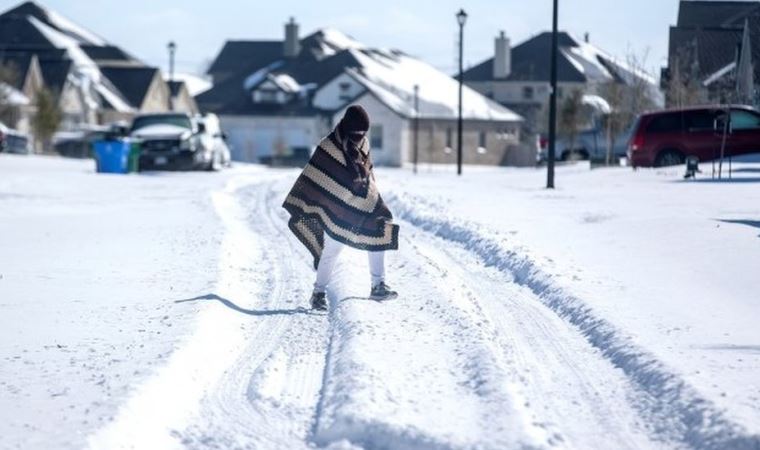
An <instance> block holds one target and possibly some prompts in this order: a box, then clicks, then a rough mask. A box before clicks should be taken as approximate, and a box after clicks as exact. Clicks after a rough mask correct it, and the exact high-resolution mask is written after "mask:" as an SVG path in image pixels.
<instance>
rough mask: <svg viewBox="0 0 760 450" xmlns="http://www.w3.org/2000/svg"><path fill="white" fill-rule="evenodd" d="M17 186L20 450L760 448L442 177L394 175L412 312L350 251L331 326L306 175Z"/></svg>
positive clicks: (6, 288) (8, 276) (6, 300)
mask: <svg viewBox="0 0 760 450" xmlns="http://www.w3.org/2000/svg"><path fill="white" fill-rule="evenodd" d="M0 171H2V177H0V206H2V209H0V217H1V218H2V223H0V249H1V250H0V252H1V253H2V255H3V258H2V261H0V275H2V278H0V312H2V316H3V317H2V319H0V323H1V324H2V325H3V327H2V330H0V337H2V340H0V358H2V366H0V383H2V384H0V388H2V390H0V402H2V411H1V412H0V414H2V417H0V418H2V421H1V422H0V446H2V447H10V448H13V447H19V448H50V447H63V448H80V447H82V446H90V447H91V448H172V447H179V448H182V447H186V448H261V449H277V448H282V449H292V448H312V447H330V448H346V449H347V448H391V449H404V448H422V449H460V448H478V449H502V448H579V449H587V448H599V449H608V448H683V447H697V448H698V447H705V448H758V445H759V444H758V442H760V441H758V438H757V435H756V434H754V433H756V432H757V431H758V430H757V429H749V430H748V429H747V428H746V427H744V426H742V425H743V424H737V423H736V422H735V421H734V420H732V418H730V417H727V416H726V414H724V411H722V409H721V408H719V407H717V406H715V405H714V404H713V403H712V402H711V399H710V398H709V395H703V392H701V391H699V390H698V389H695V388H694V387H693V386H690V385H688V384H686V383H685V382H684V381H683V379H682V378H681V377H680V374H679V373H678V371H677V370H670V369H672V366H667V365H665V364H663V363H662V362H661V361H660V360H659V359H657V358H656V357H655V356H652V354H650V352H649V350H650V349H649V348H646V347H645V346H643V345H642V343H641V342H639V341H637V340H635V339H631V338H630V334H631V330H626V329H621V328H620V327H619V326H618V323H617V322H615V321H614V320H611V319H610V317H607V316H605V315H604V314H601V313H599V311H596V310H593V309H589V308H588V307H587V305H586V304H585V303H584V302H583V301H584V298H579V297H578V296H577V295H575V294H576V293H577V292H580V291H572V290H571V289H570V288H572V286H569V287H568V286H567V285H563V284H562V283H554V282H553V276H552V274H551V273H550V271H547V272H546V273H545V272H544V267H543V266H542V265H541V264H540V262H539V261H537V260H534V259H531V258H529V257H527V256H525V255H526V254H528V253H524V252H523V253H521V252H519V251H515V248H513V247H511V246H510V241H509V240H508V239H501V238H500V236H501V235H500V234H499V233H495V234H494V233H493V227H490V228H489V227H488V226H484V225H479V224H478V223H475V222H472V221H470V222H464V221H462V220H460V218H454V217H451V216H449V215H448V214H451V212H452V211H454V210H455V208H454V205H451V204H447V200H446V198H444V197H443V196H445V195H446V194H445V193H444V194H441V195H442V197H440V198H438V197H436V196H434V195H424V194H431V193H432V192H444V190H443V189H441V190H440V191H439V190H438V189H437V188H443V187H444V185H445V184H447V183H449V182H450V180H449V179H448V178H445V177H443V178H440V180H439V181H440V183H441V184H438V185H437V186H436V185H435V183H436V181H435V179H436V178H438V177H434V176H431V177H429V178H427V181H428V182H429V183H430V184H431V185H433V186H434V187H435V189H432V188H431V189H430V190H429V191H424V192H423V191H420V190H419V189H418V187H419V185H414V186H415V193H416V194H420V195H419V196H415V193H412V192H410V191H411V188H410V186H411V181H409V179H408V178H407V177H409V175H408V173H404V172H388V173H387V174H386V175H387V178H384V179H385V180H388V181H386V186H388V185H390V186H388V189H387V191H388V195H387V197H388V200H389V203H390V206H391V208H392V209H393V210H394V212H396V215H397V216H398V217H399V220H400V224H401V226H402V235H401V244H400V250H399V251H398V252H394V253H392V254H389V257H388V258H387V262H388V265H389V267H388V272H389V281H390V282H391V284H392V285H393V286H394V287H397V288H398V289H399V290H400V292H401V297H400V298H399V299H398V300H394V301H390V302H385V303H378V302H373V301H369V300H367V299H366V297H365V296H366V295H367V293H368V292H367V291H368V283H369V279H368V275H367V274H366V272H367V269H366V264H367V262H366V256H365V255H363V254H362V253H360V252H356V251H346V252H345V253H344V254H343V255H342V256H341V260H340V263H339V266H338V269H337V272H338V273H337V276H336V281H335V282H334V283H333V285H332V286H331V290H330V292H329V293H328V295H329V298H330V299H331V305H330V311H329V313H328V314H317V313H313V312H311V311H310V310H308V309H306V308H305V306H306V303H307V298H308V295H309V292H310V285H311V282H312V281H313V280H312V277H313V271H312V269H311V267H310V259H309V258H308V257H307V253H306V251H305V249H303V248H302V247H301V245H300V244H299V243H298V242H297V241H296V240H295V239H294V238H293V236H291V235H290V233H289V232H288V230H287V227H286V225H285V223H286V216H285V212H284V210H282V209H281V208H280V204H281V203H282V200H283V198H284V196H285V193H286V192H287V189H288V188H289V187H290V184H291V183H292V181H293V179H294V178H295V176H296V172H294V171H278V170H265V169H263V168H258V167H254V166H241V167H239V168H236V169H233V170H230V171H226V172H223V173H219V174H162V175H144V176H139V177H103V176H96V175H94V174H91V173H89V172H88V170H87V168H85V166H84V165H82V164H80V163H79V162H71V161H62V160H50V159H41V158H30V159H20V158H8V159H5V158H3V159H0ZM6 175H7V176H6ZM39 177H42V178H44V179H45V180H47V181H40V180H39ZM407 181H409V182H407ZM381 183H382V181H381ZM381 187H383V185H382V184H381ZM482 194H483V196H484V199H485V197H487V194H488V193H487V192H486V191H483V192H482ZM452 198H453V196H452ZM484 199H479V201H481V203H482V202H483V201H484ZM485 200H487V199H485ZM9 207H10V208H9ZM471 218H473V219H476V217H471ZM73 230H76V231H73ZM507 235H509V236H511V235H510V234H509V233H507ZM112 236H113V237H112ZM523 244H526V243H525V242H523ZM6 251H7V253H6ZM5 255H9V256H8V257H7V258H6V256H5ZM11 261H12V262H11ZM69 298H71V299H72V300H69ZM73 299H77V300H80V302H74V301H73ZM67 300H69V301H67ZM64 302H65V303H64ZM80 303H81V305H80ZM64 306H65V307H64ZM85 323H86V324H87V325H86V326H82V325H83V324H85ZM148 334H149V336H148ZM72 352H73V355H71V354H70V353H72ZM156 354H158V356H156ZM756 373H757V374H758V377H760V370H757V372H756ZM676 388H677V389H676ZM748 392H751V391H748ZM30 398H31V399H33V401H29V399H30ZM6 405H8V406H6Z"/></svg>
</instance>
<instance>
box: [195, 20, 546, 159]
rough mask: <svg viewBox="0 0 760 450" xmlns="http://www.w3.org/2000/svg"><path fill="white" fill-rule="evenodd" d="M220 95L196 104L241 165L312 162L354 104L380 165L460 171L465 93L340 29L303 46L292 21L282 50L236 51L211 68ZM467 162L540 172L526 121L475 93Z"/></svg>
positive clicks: (469, 98) (469, 104)
mask: <svg viewBox="0 0 760 450" xmlns="http://www.w3.org/2000/svg"><path fill="white" fill-rule="evenodd" d="M208 74H209V75H210V76H211V77H212V79H213V82H214V85H213V87H212V88H211V89H209V90H208V91H206V92H204V93H203V94H201V95H199V96H197V97H196V100H197V101H198V104H199V106H200V107H201V109H202V110H204V111H209V112H214V113H216V114H218V115H219V117H220V120H221V124H222V128H223V129H224V131H225V132H226V134H227V136H228V139H229V142H230V144H231V147H232V152H233V158H234V159H237V160H242V161H262V160H263V161H266V160H268V159H269V158H271V157H272V156H278V155H281V156H282V155H284V156H287V155H292V154H306V155H308V152H310V151H311V149H312V148H313V147H314V146H315V145H316V143H317V142H318V141H319V139H320V138H321V137H322V136H324V135H325V134H327V133H328V132H329V130H330V129H331V128H332V127H333V126H334V124H336V123H337V122H338V120H340V117H341V116H342V114H343V111H344V110H345V108H346V107H347V106H349V105H350V104H352V103H360V104H362V105H363V106H364V107H365V108H366V109H367V111H368V112H369V114H370V117H371V118H372V127H371V129H370V132H369V137H370V143H371V145H372V148H373V158H374V161H375V163H376V164H378V165H390V166H400V165H402V164H404V163H406V162H409V161H411V160H412V158H413V156H412V155H413V148H414V142H415V133H414V130H415V127H414V123H415V120H416V121H417V127H416V130H417V133H416V141H417V146H418V147H417V148H418V158H419V161H420V162H426V161H428V162H436V163H451V162H454V161H455V158H456V155H455V152H454V151H453V150H452V148H453V147H454V145H455V144H454V142H455V141H456V134H455V133H456V125H457V124H456V122H457V101H458V100H457V92H458V84H457V82H456V80H454V79H453V78H451V77H450V76H449V75H447V74H445V73H442V72H441V71H439V70H437V69H435V68H433V67H432V66H430V65H428V64H426V63H425V62H423V61H420V60H419V59H416V58H414V57H412V56H409V55H407V54H405V53H404V52H402V51H400V50H386V49H376V48H370V47H368V46H366V45H364V44H362V43H360V42H358V41H356V40H354V39H352V38H351V37H349V36H346V35H345V34H343V33H341V32H340V31H338V30H334V29H320V30H317V31H315V32H314V33H312V34H309V35H307V36H305V37H303V38H301V37H299V35H298V25H297V24H296V23H295V21H294V20H293V19H291V21H290V22H289V23H287V24H286V25H285V39H284V40H283V41H229V42H227V43H226V44H225V45H224V47H223V48H222V50H221V51H220V53H219V55H218V56H217V58H216V59H215V60H214V62H213V63H212V65H211V66H210V68H209V71H208ZM462 104H463V118H464V133H463V141H464V143H463V153H464V161H465V163H467V164H521V165H524V164H533V163H534V162H535V154H534V153H531V151H530V150H528V149H521V148H519V145H518V144H519V129H520V123H521V122H522V117H520V116H519V115H518V114H516V113H514V112H513V111H511V110H509V109H508V108H506V107H504V106H502V105H500V104H498V103H496V102H494V101H492V100H490V99H488V98H486V97H484V96H482V95H480V94H479V93H477V92H476V91H474V90H472V89H470V88H466V87H465V89H464V92H463V102H462Z"/></svg>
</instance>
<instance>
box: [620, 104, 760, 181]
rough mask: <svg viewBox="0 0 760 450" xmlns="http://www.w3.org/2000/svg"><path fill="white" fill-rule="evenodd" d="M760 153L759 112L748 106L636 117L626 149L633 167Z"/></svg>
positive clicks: (670, 112)
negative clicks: (723, 148) (693, 158)
mask: <svg viewBox="0 0 760 450" xmlns="http://www.w3.org/2000/svg"><path fill="white" fill-rule="evenodd" d="M724 131H725V150H724V151H725V156H727V157H733V156H740V155H746V154H750V153H758V152H760V111H757V110H755V109H753V108H751V107H749V106H740V105H728V106H720V105H715V106H703V107H694V108H687V109H674V110H667V111H659V112H653V113H648V114H642V115H641V116H639V118H638V120H637V121H636V124H635V126H634V132H633V134H632V136H631V140H630V143H629V146H628V159H629V161H630V165H632V166H633V167H663V166H672V165H678V164H683V163H684V161H685V160H686V157H688V156H696V157H697V158H699V160H700V161H710V160H714V159H717V158H719V157H720V152H721V146H722V145H723V140H724Z"/></svg>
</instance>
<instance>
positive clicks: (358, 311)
mask: <svg viewBox="0 0 760 450" xmlns="http://www.w3.org/2000/svg"><path fill="white" fill-rule="evenodd" d="M400 253H401V255H400V256H399V258H400V262H399V263H398V264H399V265H400V266H396V267H394V268H393V272H394V280H396V281H397V282H398V283H400V285H403V286H404V292H403V299H399V300H398V301H395V300H394V301H388V302H382V303H380V302H374V301H371V300H368V299H367V298H363V297H361V296H357V295H356V293H361V292H364V291H368V285H369V283H368V280H367V279H366V278H367V275H366V272H365V270H366V253H364V252H357V251H354V250H350V249H345V250H344V253H343V254H342V255H341V258H342V260H341V261H340V263H339V264H340V265H339V267H338V269H337V273H338V275H337V277H336V279H335V280H334V282H333V284H332V285H331V289H330V291H329V292H328V297H329V298H330V302H331V303H330V304H331V309H332V310H331V312H330V325H331V341H330V350H329V355H328V358H327V365H326V369H325V375H324V385H323V389H322V397H321V402H320V406H319V409H318V412H317V423H316V426H315V431H314V440H315V442H316V443H317V444H318V445H320V446H328V445H337V444H336V443H340V442H342V441H343V442H350V443H351V444H354V445H360V446H361V447H363V448H388V449H430V450H432V449H465V448H479V449H502V448H538V447H542V446H543V443H544V442H546V440H547V437H546V436H545V435H544V430H542V429H541V428H540V427H538V426H536V425H535V423H534V421H533V418H532V416H531V415H530V413H529V412H528V411H526V409H525V407H524V405H525V403H526V402H525V400H523V397H522V395H521V394H520V391H519V388H517V387H516V385H515V383H514V381H513V380H515V379H516V377H515V375H514V374H513V373H511V372H510V371H509V370H508V369H507V365H506V364H505V362H504V361H503V360H501V359H500V357H499V356H498V355H500V354H501V353H500V352H499V351H498V350H496V349H495V348H494V345H495V344H494V343H493V336H492V335H491V334H490V332H489V331H488V326H487V325H486V324H485V323H484V322H485V320H484V318H483V317H482V314H481V313H480V312H479V311H477V310H475V309H474V306H473V303H472V302H470V301H469V299H468V298H467V297H466V295H464V294H463V293H462V292H461V291H460V289H459V287H458V286H455V285H452V284H445V283H443V284H439V283H438V282H437V281H436V280H438V279H439V276H440V275H439V274H437V273H436V275H432V273H433V272H435V271H436V270H439V268H435V267H430V266H428V265H427V264H425V263H424V262H422V261H418V259H419V257H418V255H417V253H416V251H415V249H414V248H413V247H412V246H411V245H408V243H405V245H404V246H403V248H402V249H401V250H400ZM402 269H403V270H402Z"/></svg>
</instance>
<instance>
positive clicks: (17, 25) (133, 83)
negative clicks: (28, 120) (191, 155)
mask: <svg viewBox="0 0 760 450" xmlns="http://www.w3.org/2000/svg"><path fill="white" fill-rule="evenodd" d="M28 56H34V57H35V58H37V60H38V61H39V65H40V68H41V72H42V79H43V82H44V84H45V86H47V87H48V88H49V89H50V90H51V91H52V92H53V93H54V94H55V96H56V98H57V99H58V103H59V106H60V107H61V110H62V111H63V117H64V120H63V123H62V129H64V130H70V129H76V128H79V127H83V126H88V125H91V124H96V123H108V122H113V121H117V120H129V119H131V117H132V116H134V115H135V114H137V113H141V112H160V111H166V110H167V109H168V108H169V105H170V103H169V96H170V95H171V93H172V92H176V93H177V95H179V96H180V97H181V96H183V95H184V94H183V90H182V88H181V87H176V88H174V89H172V88H170V87H169V86H168V85H167V84H166V83H164V82H163V78H162V77H161V74H160V71H159V70H158V69H156V68H152V67H148V66H147V65H145V64H144V63H143V62H142V61H140V60H138V59H137V58H135V57H134V56H132V55H130V54H129V53H127V52H125V51H124V50H122V49H121V48H119V47H117V46H115V45H112V44H110V43H108V42H107V41H106V40H105V39H103V38H101V37H100V36H98V35H96V34H95V33H93V32H91V31H89V30H87V29H85V28H83V27H81V26H79V25H77V24H75V23H74V22H72V21H71V20H69V19H67V18H65V17H63V16H61V15H60V14H58V13H56V12H55V11H52V10H50V9H47V8H45V7H43V6H41V5H40V4H38V3H36V2H33V1H28V2H24V3H22V4H20V5H18V6H16V7H14V8H11V9H9V10H7V11H5V12H3V13H2V14H0V62H2V61H3V60H4V59H9V58H24V57H28ZM177 105H178V108H184V107H185V106H187V107H188V110H189V112H195V111H197V106H195V105H194V102H192V101H188V100H187V99H186V98H185V99H184V100H183V101H179V102H177Z"/></svg>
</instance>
